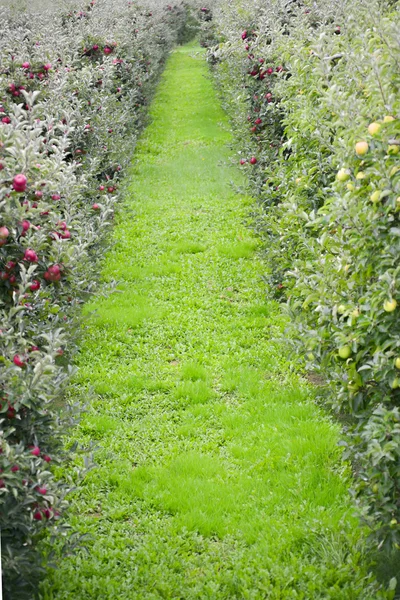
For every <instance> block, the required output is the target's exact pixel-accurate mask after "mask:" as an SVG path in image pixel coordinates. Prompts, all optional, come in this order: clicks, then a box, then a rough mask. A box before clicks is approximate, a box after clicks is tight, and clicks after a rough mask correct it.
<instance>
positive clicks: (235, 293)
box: [42, 46, 373, 600]
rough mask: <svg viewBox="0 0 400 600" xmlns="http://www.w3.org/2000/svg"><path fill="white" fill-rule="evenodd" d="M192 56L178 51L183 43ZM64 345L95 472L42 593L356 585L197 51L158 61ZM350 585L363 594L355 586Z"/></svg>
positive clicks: (328, 455)
mask: <svg viewBox="0 0 400 600" xmlns="http://www.w3.org/2000/svg"><path fill="white" fill-rule="evenodd" d="M194 52H196V54H194ZM151 115H152V124H151V125H150V126H149V127H148V128H147V130H146V131H145V133H144V135H143V136H142V139H141V142H140V144H139V145H138V147H137V149H136V152H135V156H134V159H133V167H132V175H133V177H132V181H133V183H132V185H131V188H130V189H129V190H128V194H127V198H126V206H125V209H124V210H123V211H121V214H120V216H119V219H118V223H117V226H116V229H115V239H116V245H115V247H114V248H113V250H112V252H111V253H109V255H108V257H107V260H106V263H105V268H104V277H105V278H106V279H112V278H116V279H118V280H119V281H120V282H121V284H120V285H119V293H117V294H114V295H112V297H110V298H108V299H106V300H105V299H101V298H99V299H98V300H96V301H95V302H94V303H93V304H92V305H91V306H89V307H88V310H95V311H96V316H95V317H93V318H92V320H91V324H90V327H89V330H88V332H87V334H86V336H85V340H84V343H83V345H82V352H81V356H80V360H79V362H80V375H79V380H78V382H77V383H76V387H77V393H78V394H79V395H80V396H83V397H85V395H86V393H87V390H89V389H90V388H92V389H93V390H94V395H93V400H92V402H91V408H90V410H89V412H88V413H87V414H86V416H85V418H84V419H83V422H82V424H81V426H80V427H79V429H78V430H77V431H76V433H75V437H76V439H78V440H79V441H81V442H82V441H83V442H87V441H88V440H90V439H92V440H93V439H94V440H96V441H97V442H98V444H99V446H100V449H99V451H98V452H97V462H98V464H99V468H98V469H96V470H94V471H92V472H91V473H90V474H89V475H88V477H87V478H86V480H85V483H84V485H83V487H82V488H80V489H79V490H78V491H77V492H76V494H75V500H74V507H73V510H72V514H71V517H70V520H71V524H72V526H73V527H74V529H76V530H77V531H79V532H81V533H82V532H84V533H89V534H90V535H91V536H92V538H90V540H89V542H88V547H89V552H88V553H85V552H82V553H80V552H78V554H77V555H75V556H72V557H66V558H65V559H63V560H62V561H61V562H60V564H59V567H58V569H57V570H56V571H55V572H54V573H53V574H52V575H51V576H50V577H49V578H48V580H47V581H46V583H45V584H44V586H43V591H42V597H43V598H45V599H46V600H49V599H57V600H66V599H68V600H72V599H74V600H86V599H93V600H94V599H96V600H100V599H107V600H113V599H119V600H133V599H135V600H142V599H143V600H150V599H151V600H153V599H154V600H155V599H159V598H166V599H182V600H191V599H199V600H203V599H210V600H211V599H212V600H221V599H261V598H272V599H281V598H296V599H298V598H304V599H317V598H332V599H335V600H338V599H341V598H343V599H354V598H362V599H363V600H366V599H367V598H372V597H373V596H370V595H369V592H368V591H367V587H366V586H367V584H366V583H365V581H364V583H360V582H362V578H363V567H362V566H360V564H359V563H360V561H361V558H360V556H359V554H358V551H357V546H358V545H359V540H358V538H359V536H360V535H361V534H360V533H359V530H358V525H357V522H356V521H355V520H354V519H353V518H352V517H351V515H350V510H351V509H350V508H349V500H348V495H347V485H348V481H347V479H346V478H347V475H346V473H344V472H343V467H342V466H341V464H340V460H339V450H338V448H337V438H338V431H337V427H336V426H335V425H334V424H333V423H332V422H331V421H330V420H329V419H328V417H327V416H326V415H324V413H323V412H322V411H320V410H319V409H318V408H317V407H316V406H315V404H314V403H313V401H312V398H311V397H310V394H309V391H308V390H307V387H306V386H305V384H304V382H302V381H301V380H300V379H298V378H297V377H296V376H294V375H292V374H291V373H290V369H289V365H288V363H287V361H286V359H285V357H284V356H283V354H282V349H280V348H279V346H278V345H277V344H276V343H275V342H274V341H273V339H274V338H275V337H276V334H277V333H279V332H281V331H282V328H283V326H284V319H283V317H282V316H281V315H280V309H279V305H277V304H275V303H267V302H266V300H265V296H264V285H263V283H262V280H261V275H262V273H263V264H262V259H261V258H260V255H259V253H258V245H259V243H258V241H257V239H256V238H255V237H254V236H253V234H252V233H251V229H250V227H249V226H248V221H249V217H248V215H249V213H250V211H251V206H250V205H251V202H250V200H249V199H248V198H243V197H242V196H240V195H238V194H235V193H234V192H233V190H232V187H231V185H230V182H231V180H235V181H236V183H240V177H241V175H240V174H239V172H236V170H235V169H234V168H233V167H230V166H228V160H227V159H228V157H229V151H228V149H227V147H226V144H227V142H228V141H229V139H230V134H229V125H228V122H227V118H226V116H225V115H224V113H223V112H222V110H221V108H220V107H219V104H218V101H217V98H216V93H215V90H214V89H213V86H212V83H211V81H210V79H209V78H208V76H207V66H206V64H205V61H204V57H203V54H202V53H201V52H199V49H198V48H195V47H193V46H186V47H184V48H179V49H178V50H177V51H175V52H174V54H173V55H172V57H171V58H170V60H169V62H168V65H167V69H166V72H165V73H164V76H163V80H162V82H161V85H160V87H159V90H158V93H157V96H156V98H155V101H154V103H153V107H152V110H151ZM362 587H364V592H361V591H360V590H361V589H362Z"/></svg>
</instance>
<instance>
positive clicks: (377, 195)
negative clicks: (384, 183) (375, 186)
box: [369, 190, 381, 204]
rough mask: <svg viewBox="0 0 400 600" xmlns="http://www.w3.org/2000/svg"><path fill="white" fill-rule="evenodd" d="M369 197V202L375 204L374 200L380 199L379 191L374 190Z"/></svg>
mask: <svg viewBox="0 0 400 600" xmlns="http://www.w3.org/2000/svg"><path fill="white" fill-rule="evenodd" d="M369 199H370V200H371V202H373V203H374V204H376V202H379V200H380V199H381V192H380V191H379V190H375V191H374V192H373V193H372V194H371V196H370V197H369Z"/></svg>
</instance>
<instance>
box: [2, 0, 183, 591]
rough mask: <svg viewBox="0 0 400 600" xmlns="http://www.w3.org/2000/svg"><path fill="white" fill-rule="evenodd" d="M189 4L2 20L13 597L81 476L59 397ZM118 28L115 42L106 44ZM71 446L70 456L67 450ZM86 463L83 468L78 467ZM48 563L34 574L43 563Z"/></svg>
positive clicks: (8, 521) (26, 583)
mask: <svg viewBox="0 0 400 600" xmlns="http://www.w3.org/2000/svg"><path fill="white" fill-rule="evenodd" d="M185 19H186V11H185V9H184V8H183V7H182V6H180V5H176V6H169V7H166V8H163V7H162V6H161V4H160V5H158V4H157V3H156V4H155V6H154V11H153V10H150V8H149V7H148V6H145V7H144V8H142V9H140V8H138V7H136V6H133V4H132V3H128V6H127V5H126V3H125V2H122V0H121V1H118V0H117V1H115V2H113V6H112V11H110V6H109V3H108V2H106V1H102V0H98V1H96V2H94V1H92V2H90V3H89V4H88V5H87V6H86V7H85V8H84V9H82V8H76V6H75V5H73V4H71V5H68V7H66V6H65V4H64V6H63V7H61V9H57V10H55V9H54V8H53V9H52V10H49V11H48V12H46V11H44V12H43V11H41V12H35V11H34V10H33V11H29V12H23V13H22V12H18V11H17V12H13V11H12V10H10V11H7V10H5V9H4V10H2V20H1V24H0V40H1V41H0V52H1V70H0V210H1V213H0V341H1V356H0V361H1V363H0V371H1V372H0V380H1V384H0V417H1V437H0V452H1V454H0V468H1V478H0V498H1V512H0V529H1V536H2V550H3V571H4V573H5V581H4V586H5V594H6V597H13V598H15V597H16V596H17V595H18V598H22V597H23V596H24V594H26V595H27V597H28V598H31V597H32V589H33V588H34V587H35V581H34V576H35V574H38V573H39V572H40V557H38V556H36V558H35V554H34V553H33V552H32V549H33V548H34V547H35V545H36V543H37V542H38V540H39V539H41V538H42V537H43V535H45V531H46V530H49V531H52V532H53V533H54V534H57V533H58V534H60V535H64V534H65V532H64V531H63V525H60V516H61V514H62V512H63V511H64V510H65V508H66V506H67V502H66V494H67V493H68V491H69V490H70V488H71V486H72V485H73V483H74V481H75V480H76V477H77V475H78V474H77V473H76V471H79V469H78V468H77V467H76V468H75V467H74V466H73V464H72V465H71V468H70V470H69V472H70V475H69V476H67V475H65V473H66V472H67V470H66V469H65V470H64V471H63V474H64V476H63V477H60V467H61V465H64V466H65V464H66V461H68V460H69V458H70V456H71V454H73V449H71V448H70V447H68V446H67V448H65V447H63V445H62V444H61V440H62V434H63V433H65V431H66V430H67V429H68V427H69V425H70V424H71V423H72V422H74V420H75V419H76V417H77V416H78V415H77V412H78V411H77V408H76V407H68V406H67V407H63V406H62V403H61V401H60V400H61V397H62V393H63V390H64V388H65V384H66V383H67V382H68V380H69V377H70V375H71V374H72V373H73V368H72V366H71V364H72V363H71V361H72V357H73V354H74V351H75V344H76V336H77V333H78V328H77V326H78V324H79V312H80V306H81V304H82V302H83V301H84V300H85V299H87V298H88V297H89V296H90V295H91V294H92V293H93V291H94V289H95V284H96V278H97V272H98V265H99V261H100V260H101V258H102V256H103V254H104V250H105V248H106V242H107V233H108V231H109V229H110V226H111V224H112V222H113V215H114V210H115V206H116V203H117V201H118V198H119V188H120V182H121V176H122V175H123V173H124V171H125V167H126V165H127V163H128V161H129V157H130V154H131V152H132V146H133V144H134V141H135V139H136V137H137V134H138V131H139V130H140V128H141V126H142V125H143V123H144V121H145V115H146V110H147V108H146V107H147V105H148V102H149V98H150V97H151V94H152V91H153V89H154V86H155V83H156V81H157V79H158V75H159V74H160V72H161V70H162V68H163V65H164V62H165V58H166V56H167V54H168V51H169V50H170V48H171V47H172V45H173V44H174V43H175V41H176V39H177V36H178V34H179V31H180V30H181V29H182V27H183V26H184V24H185ZM104 32H107V35H105V34H104ZM63 448H64V449H63ZM78 462H79V461H78ZM34 560H36V561H37V564H36V563H35V562H34Z"/></svg>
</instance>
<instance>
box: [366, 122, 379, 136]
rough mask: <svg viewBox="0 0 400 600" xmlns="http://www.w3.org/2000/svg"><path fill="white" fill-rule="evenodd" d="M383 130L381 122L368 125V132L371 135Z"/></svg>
mask: <svg viewBox="0 0 400 600" xmlns="http://www.w3.org/2000/svg"><path fill="white" fill-rule="evenodd" d="M380 130H381V125H380V124H379V123H370V124H369V125H368V133H369V134H370V135H376V134H377V133H379V132H380Z"/></svg>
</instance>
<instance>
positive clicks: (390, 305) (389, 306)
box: [383, 298, 397, 313]
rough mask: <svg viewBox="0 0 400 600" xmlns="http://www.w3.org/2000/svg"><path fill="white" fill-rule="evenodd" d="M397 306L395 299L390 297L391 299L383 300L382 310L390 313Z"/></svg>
mask: <svg viewBox="0 0 400 600" xmlns="http://www.w3.org/2000/svg"><path fill="white" fill-rule="evenodd" d="M396 307H397V301H396V300H395V299H394V298H392V300H385V302H384V303H383V310H384V311H385V312H388V313H391V312H393V311H394V310H396Z"/></svg>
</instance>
